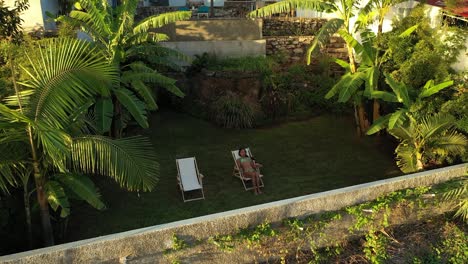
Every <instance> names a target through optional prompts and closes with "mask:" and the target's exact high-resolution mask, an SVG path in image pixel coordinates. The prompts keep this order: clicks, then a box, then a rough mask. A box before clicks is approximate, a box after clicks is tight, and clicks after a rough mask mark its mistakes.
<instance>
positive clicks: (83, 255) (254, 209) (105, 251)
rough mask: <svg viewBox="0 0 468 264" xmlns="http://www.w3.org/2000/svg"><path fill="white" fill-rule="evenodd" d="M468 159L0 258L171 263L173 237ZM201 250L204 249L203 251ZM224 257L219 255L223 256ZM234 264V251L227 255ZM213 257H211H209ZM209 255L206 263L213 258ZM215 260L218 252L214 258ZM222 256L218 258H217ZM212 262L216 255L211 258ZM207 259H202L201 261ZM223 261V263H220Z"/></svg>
mask: <svg viewBox="0 0 468 264" xmlns="http://www.w3.org/2000/svg"><path fill="white" fill-rule="evenodd" d="M467 168H468V163H466V164H460V165H455V166H450V167H447V168H441V169H436V170H431V171H425V172H420V173H415V174H410V175H406V176H401V177H396V178H391V179H388V180H381V181H376V182H371V183H365V184H360V185H355V186H350V187H346V188H341V189H336V190H332V191H327V192H321V193H316V194H311V195H305V196H300V197H296V198H291V199H286V200H281V201H277V202H271V203H266V204H261V205H256V206H251V207H246V208H241V209H237V210H232V211H227V212H223V213H217V214H212V215H207V216H202V217H197V218H192V219H187V220H182V221H177V222H173V223H169V224H163V225H157V226H153V227H147V228H141V229H136V230H131V231H127V232H122V233H118V234H114V235H107V236H102V237H97V238H92V239H87V240H82V241H76V242H72V243H67V244H63V245H58V246H53V247H49V248H43V249H37V250H32V251H27V252H23V253H18V254H13V255H8V256H3V257H0V262H2V263H5V264H7V263H15V264H16V263H41V264H48V263H102V262H107V263H117V262H118V261H119V259H121V258H123V257H126V256H131V257H132V258H145V259H146V261H145V262H144V263H161V262H164V263H170V262H169V260H167V259H164V251H165V250H166V249H168V248H170V247H171V244H172V241H171V237H172V235H173V234H174V233H175V234H177V235H178V236H179V237H185V238H190V239H192V240H196V239H205V238H207V237H209V236H213V235H217V234H228V233H234V232H237V230H238V229H240V228H246V227H248V226H252V225H258V224H260V223H262V222H264V221H266V220H268V221H269V222H272V223H275V222H280V221H281V220H283V219H285V218H288V217H303V216H307V215H311V214H314V213H320V212H324V211H334V210H338V209H340V208H343V207H345V206H349V205H353V204H358V203H362V202H365V201H369V200H373V199H375V198H377V197H379V196H381V195H384V194H387V193H389V192H393V191H396V190H401V189H406V188H412V187H417V186H429V185H434V184H437V183H440V182H444V181H447V180H449V179H452V178H456V177H459V176H462V175H466V171H467ZM199 253H200V254H202V253H203V252H199ZM219 255H221V254H219ZM226 256H227V257H230V258H231V261H230V262H223V263H234V261H235V259H236V256H235V255H234V254H231V255H228V253H226V254H225V256H224V257H226ZM209 257H213V256H209ZM209 257H208V256H205V260H206V263H208V262H209V261H210V260H208V259H209ZM214 258H215V260H216V256H214ZM217 259H218V260H219V257H218V258H217ZM211 261H213V259H211ZM202 262H203V261H202ZM218 263H219V262H218Z"/></svg>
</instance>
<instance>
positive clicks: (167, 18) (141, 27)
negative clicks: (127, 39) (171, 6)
mask: <svg viewBox="0 0 468 264" xmlns="http://www.w3.org/2000/svg"><path fill="white" fill-rule="evenodd" d="M191 17H192V11H177V12H169V13H164V14H161V15H158V16H150V17H147V18H145V19H143V20H142V21H141V22H140V23H138V24H137V25H136V26H135V27H134V28H133V34H134V35H138V34H140V33H144V32H148V30H149V29H151V28H160V27H162V26H164V25H167V24H170V23H173V22H176V21H180V20H187V19H190V18H191Z"/></svg>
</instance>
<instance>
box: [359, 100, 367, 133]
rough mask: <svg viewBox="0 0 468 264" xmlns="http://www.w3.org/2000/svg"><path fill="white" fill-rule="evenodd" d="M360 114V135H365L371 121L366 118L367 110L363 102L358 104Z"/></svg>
mask: <svg viewBox="0 0 468 264" xmlns="http://www.w3.org/2000/svg"><path fill="white" fill-rule="evenodd" d="M358 115H359V129H360V135H364V134H365V133H366V132H367V129H368V128H369V121H368V120H367V118H366V111H365V109H364V105H363V104H362V102H360V103H359V105H358Z"/></svg>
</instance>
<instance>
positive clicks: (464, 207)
mask: <svg viewBox="0 0 468 264" xmlns="http://www.w3.org/2000/svg"><path fill="white" fill-rule="evenodd" d="M443 198H444V200H447V201H455V202H458V203H457V207H458V209H457V211H456V212H455V215H454V216H455V217H461V218H462V219H463V220H464V221H465V222H466V223H468V182H467V181H466V180H465V181H464V182H463V183H462V184H461V186H460V187H458V188H455V189H452V190H450V191H448V192H446V193H444V195H443Z"/></svg>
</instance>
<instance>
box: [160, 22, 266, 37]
mask: <svg viewBox="0 0 468 264" xmlns="http://www.w3.org/2000/svg"><path fill="white" fill-rule="evenodd" d="M158 32H162V33H165V34H167V35H168V36H169V38H170V41H206V40H209V41H212V40H259V39H262V20H261V19H256V20H253V19H219V20H218V19H216V20H189V21H177V22H176V23H173V24H171V25H167V26H165V27H163V28H161V29H160V30H158Z"/></svg>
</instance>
